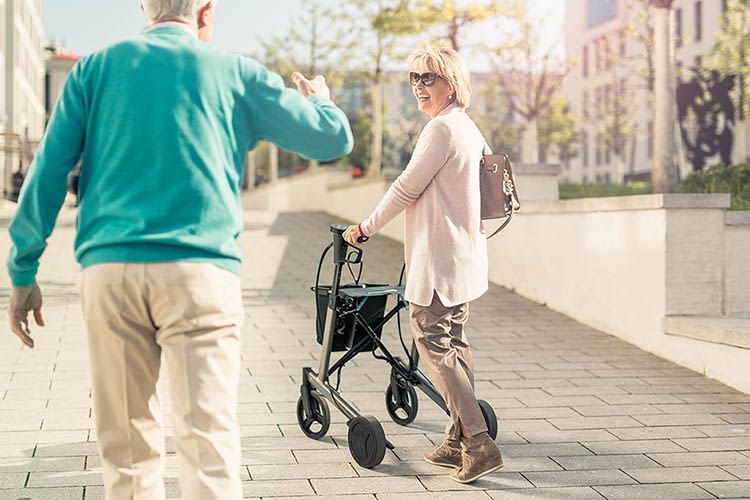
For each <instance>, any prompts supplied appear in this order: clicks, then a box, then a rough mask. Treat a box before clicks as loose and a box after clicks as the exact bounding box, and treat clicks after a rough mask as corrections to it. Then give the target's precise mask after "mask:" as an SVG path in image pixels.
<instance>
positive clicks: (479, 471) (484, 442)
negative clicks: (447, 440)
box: [451, 432, 503, 484]
mask: <svg viewBox="0 0 750 500" xmlns="http://www.w3.org/2000/svg"><path fill="white" fill-rule="evenodd" d="M461 445H462V446H463V452H462V455H461V458H462V463H461V467H460V468H459V469H456V470H454V471H453V472H451V479H453V480H454V481H458V482H459V483H464V484H466V483H472V482H474V481H476V480H477V479H479V478H480V477H482V476H485V475H487V474H489V473H490V472H494V471H496V470H498V469H500V468H502V466H503V457H502V455H501V454H500V448H498V447H497V445H496V444H495V442H494V441H493V440H492V438H491V437H490V435H489V434H487V433H486V432H482V433H481V434H477V435H476V436H473V437H470V438H462V439H461Z"/></svg>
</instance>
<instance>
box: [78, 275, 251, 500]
mask: <svg viewBox="0 0 750 500" xmlns="http://www.w3.org/2000/svg"><path fill="white" fill-rule="evenodd" d="M81 299H82V302H83V312H84V318H85V322H86V329H87V331H88V340H89V352H90V357H91V377H92V384H93V398H94V412H95V417H96V431H97V440H98V444H99V454H100V455H101V458H102V464H103V468H104V484H105V494H106V498H107V499H108V500H125V499H129V500H130V499H132V500H159V499H163V498H164V497H165V493H164V478H163V455H164V436H163V433H162V425H161V410H160V406H159V400H158V398H157V395H156V381H157V379H158V377H159V366H160V360H161V356H162V355H163V356H164V360H165V362H166V366H167V372H168V375H169V391H170V399H171V401H172V418H173V427H174V435H175V446H176V448H177V456H178V464H179V478H180V486H181V489H182V495H183V498H184V499H186V500H198V499H201V500H206V499H222V500H223V499H231V500H234V499H240V498H242V485H241V482H240V476H239V473H240V435H239V427H238V425H237V418H236V408H237V393H238V388H239V375H240V325H241V324H242V319H243V316H244V313H243V308H242V296H241V289H240V278H239V276H236V275H234V274H233V273H231V272H229V271H226V270H224V269H220V268H219V267H216V266H214V265H213V264H209V263H192V262H170V263H148V264H139V263H133V264H131V263H127V264H125V263H122V264H121V263H116V264H100V265H95V266H91V267H88V268H86V269H85V270H84V271H83V280H82V292H81Z"/></svg>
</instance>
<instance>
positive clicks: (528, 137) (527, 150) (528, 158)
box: [521, 120, 539, 165]
mask: <svg viewBox="0 0 750 500" xmlns="http://www.w3.org/2000/svg"><path fill="white" fill-rule="evenodd" d="M521 162H522V163H527V164H529V165H534V164H537V163H539V132H538V126H537V123H536V120H531V121H529V122H528V123H526V128H525V129H524V131H523V135H522V136H521Z"/></svg>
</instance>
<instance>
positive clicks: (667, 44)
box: [651, 6, 677, 193]
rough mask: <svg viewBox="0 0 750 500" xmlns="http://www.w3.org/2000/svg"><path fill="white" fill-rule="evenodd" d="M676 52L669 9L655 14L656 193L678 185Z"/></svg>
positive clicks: (654, 179) (654, 168) (658, 9)
mask: <svg viewBox="0 0 750 500" xmlns="http://www.w3.org/2000/svg"><path fill="white" fill-rule="evenodd" d="M673 56H674V53H673V48H672V19H671V9H670V8H669V7H666V8H664V7H662V6H657V8H656V9H655V11H654V80H655V82H654V86H655V88H654V108H655V109H654V138H653V141H654V163H653V166H652V170H651V182H652V184H653V188H654V192H655V193H669V192H672V191H673V190H674V187H675V185H676V184H677V171H676V165H675V151H674V145H675V130H674V123H675V112H674V101H675V94H674V57H673Z"/></svg>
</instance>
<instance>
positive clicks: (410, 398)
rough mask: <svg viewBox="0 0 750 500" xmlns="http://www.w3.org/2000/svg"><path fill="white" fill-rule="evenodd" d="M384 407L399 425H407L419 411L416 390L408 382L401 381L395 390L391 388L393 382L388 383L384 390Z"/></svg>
mask: <svg viewBox="0 0 750 500" xmlns="http://www.w3.org/2000/svg"><path fill="white" fill-rule="evenodd" d="M385 409H386V410H388V415H390V417H391V418H392V419H393V421H394V422H396V423H397V424H399V425H409V424H410V423H412V422H414V419H415V418H417V412H418V411H419V400H418V399H417V391H416V390H414V386H412V385H411V384H410V383H409V382H406V381H403V385H401V384H399V385H398V386H397V387H396V390H395V391H394V390H393V384H388V387H387V388H386V390H385Z"/></svg>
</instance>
